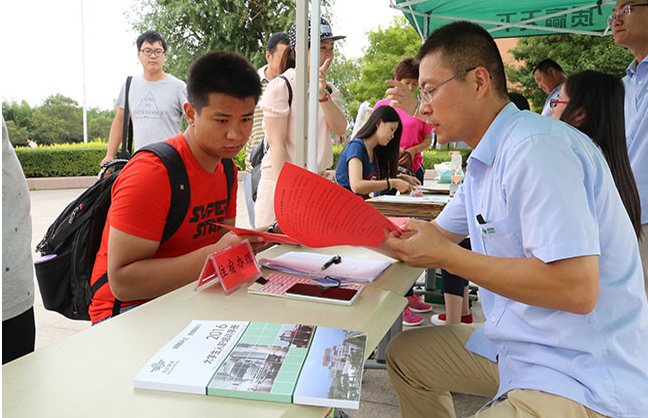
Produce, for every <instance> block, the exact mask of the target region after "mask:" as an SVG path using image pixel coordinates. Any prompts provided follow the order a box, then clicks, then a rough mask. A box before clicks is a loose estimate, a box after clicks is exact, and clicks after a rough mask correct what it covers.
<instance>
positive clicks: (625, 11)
mask: <svg viewBox="0 0 648 418" xmlns="http://www.w3.org/2000/svg"><path fill="white" fill-rule="evenodd" d="M639 6H648V4H629V5H627V6H623V7H622V8H621V10H619V11H618V12H616V13H612V14H611V15H610V16H608V17H607V24H608V25H610V26H611V25H612V23H614V21H615V20H617V19H619V18H621V19H625V18H626V17H628V16H630V13H632V8H633V7H639Z"/></svg>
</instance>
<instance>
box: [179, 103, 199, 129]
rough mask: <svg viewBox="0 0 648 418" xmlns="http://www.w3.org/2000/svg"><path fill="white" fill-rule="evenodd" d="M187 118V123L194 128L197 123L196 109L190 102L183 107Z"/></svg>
mask: <svg viewBox="0 0 648 418" xmlns="http://www.w3.org/2000/svg"><path fill="white" fill-rule="evenodd" d="M182 107H183V108H184V112H185V116H186V117H187V122H188V123H189V125H190V126H193V124H194V122H195V121H196V115H197V112H196V108H195V107H194V105H193V104H191V103H190V102H186V103H185V104H184V105H183V106H182Z"/></svg>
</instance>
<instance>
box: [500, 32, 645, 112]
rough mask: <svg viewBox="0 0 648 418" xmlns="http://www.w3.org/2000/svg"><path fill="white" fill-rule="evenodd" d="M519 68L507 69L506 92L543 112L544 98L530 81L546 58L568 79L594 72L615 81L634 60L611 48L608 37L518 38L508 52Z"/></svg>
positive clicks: (610, 41) (610, 40) (512, 66)
mask: <svg viewBox="0 0 648 418" xmlns="http://www.w3.org/2000/svg"><path fill="white" fill-rule="evenodd" d="M511 53H512V54H513V57H514V58H515V59H516V60H518V61H521V62H522V65H520V66H514V65H507V66H506V73H507V78H508V81H509V90H513V91H518V92H519V93H522V94H523V95H524V96H526V97H527V99H529V102H530V103H531V104H532V107H533V108H534V109H542V106H543V105H544V101H545V100H546V98H547V94H546V93H544V92H543V91H542V90H540V88H538V85H537V84H536V82H535V80H534V78H533V73H532V71H533V69H534V68H535V66H536V65H537V64H538V63H539V62H540V61H542V60H543V59H545V58H551V59H553V60H554V61H556V62H557V63H558V64H560V66H561V67H562V68H563V70H564V71H565V74H567V75H569V74H572V73H575V72H579V71H583V70H596V71H602V72H605V73H609V74H613V75H616V76H618V77H623V76H624V75H625V69H626V67H627V66H628V65H629V64H630V62H631V61H632V59H633V56H632V54H631V53H630V52H629V51H628V50H626V49H625V48H622V47H620V46H617V45H615V44H614V39H613V38H612V37H611V36H605V37H598V36H588V35H548V36H535V37H527V38H520V40H519V41H518V43H517V45H516V47H515V48H513V49H512V50H511Z"/></svg>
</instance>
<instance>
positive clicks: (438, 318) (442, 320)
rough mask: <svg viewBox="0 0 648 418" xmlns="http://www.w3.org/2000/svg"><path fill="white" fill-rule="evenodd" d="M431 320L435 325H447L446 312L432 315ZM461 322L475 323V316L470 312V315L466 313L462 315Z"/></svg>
mask: <svg viewBox="0 0 648 418" xmlns="http://www.w3.org/2000/svg"><path fill="white" fill-rule="evenodd" d="M430 322H432V324H433V325H445V324H446V314H445V313H442V314H437V315H432V317H430ZM461 323H462V324H472V323H473V317H472V313H469V314H468V315H464V316H462V317H461Z"/></svg>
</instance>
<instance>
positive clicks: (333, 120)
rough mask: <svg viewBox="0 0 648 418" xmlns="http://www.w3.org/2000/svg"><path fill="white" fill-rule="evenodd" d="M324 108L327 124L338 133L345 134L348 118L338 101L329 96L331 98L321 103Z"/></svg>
mask: <svg viewBox="0 0 648 418" xmlns="http://www.w3.org/2000/svg"><path fill="white" fill-rule="evenodd" d="M321 105H322V110H323V111H324V119H325V120H326V124H327V125H328V126H329V128H330V129H331V130H332V131H333V133H335V134H336V135H344V133H345V132H346V127H347V120H346V117H345V116H344V113H343V112H342V110H341V109H340V108H339V106H338V105H337V103H335V101H334V100H333V99H332V98H330V97H329V99H328V100H327V101H326V102H324V103H321Z"/></svg>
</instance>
